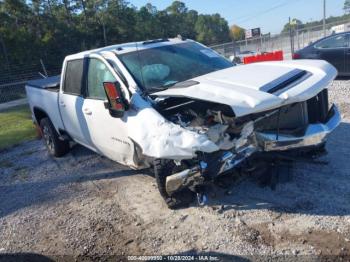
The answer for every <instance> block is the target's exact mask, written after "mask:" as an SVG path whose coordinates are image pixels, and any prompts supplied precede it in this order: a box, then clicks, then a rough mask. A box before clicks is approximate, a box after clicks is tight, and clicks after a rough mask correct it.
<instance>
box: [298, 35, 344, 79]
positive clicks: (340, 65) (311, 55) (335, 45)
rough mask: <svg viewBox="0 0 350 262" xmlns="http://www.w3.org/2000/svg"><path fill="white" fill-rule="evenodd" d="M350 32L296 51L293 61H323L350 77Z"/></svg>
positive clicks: (329, 37)
mask: <svg viewBox="0 0 350 262" xmlns="http://www.w3.org/2000/svg"><path fill="white" fill-rule="evenodd" d="M349 39H350V32H345V33H340V34H333V35H331V36H328V37H325V38H322V39H320V40H318V41H316V42H314V43H312V44H310V45H309V46H307V47H305V48H303V49H301V50H299V51H296V52H295V53H294V55H293V59H321V60H326V61H327V62H329V63H331V64H332V65H333V66H335V67H336V68H337V70H338V74H339V75H342V76H349V75H350V45H349Z"/></svg>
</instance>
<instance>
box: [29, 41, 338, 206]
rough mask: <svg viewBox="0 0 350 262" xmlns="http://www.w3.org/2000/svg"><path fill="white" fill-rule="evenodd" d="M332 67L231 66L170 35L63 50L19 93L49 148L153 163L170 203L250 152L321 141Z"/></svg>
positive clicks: (329, 122)
mask: <svg viewBox="0 0 350 262" xmlns="http://www.w3.org/2000/svg"><path fill="white" fill-rule="evenodd" d="M336 75H337V71H336V70H335V68H334V67H333V66H331V65H330V64H328V63H327V62H324V61H317V60H312V61H311V60H310V61H308V60H298V61H285V62H266V63H258V64H251V65H244V66H235V64H232V63H231V62H229V61H228V60H226V59H225V58H223V57H221V56H220V55H219V54H218V53H216V52H215V51H213V50H211V49H209V48H207V47H205V46H203V45H202V44H199V43H197V42H195V41H192V40H184V39H181V38H175V39H159V40H153V41H145V42H137V43H127V44H121V45H114V46H109V47H105V48H101V49H96V50H91V51H85V52H81V53H78V54H74V55H69V56H67V57H66V58H65V60H64V62H63V68H62V74H61V76H58V77H50V78H47V79H42V80H36V81H29V82H28V84H27V85H26V91H27V95H28V99H29V103H30V108H31V110H32V114H33V120H34V122H35V123H36V124H38V125H39V126H40V127H41V130H42V133H43V137H44V139H45V141H46V145H47V147H48V150H49V152H50V153H51V154H52V155H53V156H56V157H59V156H63V155H64V154H65V153H67V152H68V151H69V145H70V144H69V142H70V141H75V142H76V143H79V144H81V145H83V146H85V147H87V148H89V149H91V150H93V151H95V152H97V153H99V154H101V155H104V156H106V157H108V158H110V159H112V160H114V161H117V162H119V163H121V164H124V165H128V166H130V167H132V168H136V169H142V168H148V167H150V166H153V167H154V169H155V176H156V180H157V183H158V187H159V190H160V193H161V195H162V196H163V197H164V199H165V200H166V202H167V204H168V205H169V207H177V206H178V205H179V204H181V201H180V200H179V199H180V198H179V197H178V195H179V192H181V191H182V190H184V189H190V190H191V191H194V192H196V193H198V196H199V199H200V202H201V203H202V202H203V201H204V199H205V197H204V195H203V190H202V189H203V185H205V184H207V183H209V182H212V181H214V180H215V179H216V178H217V177H218V176H220V175H222V174H227V173H229V172H232V171H233V170H234V169H236V168H238V167H239V168H241V169H244V167H245V165H246V162H247V160H248V159H253V158H254V157H255V156H260V155H264V156H265V157H266V156H268V155H270V154H271V153H273V154H274V157H275V156H276V153H278V154H285V153H286V154H287V153H288V152H290V151H295V150H305V149H307V148H313V149H314V148H319V147H320V146H322V145H324V143H325V141H326V138H327V136H328V134H329V133H331V132H332V131H333V130H334V129H335V128H336V127H337V125H338V124H339V122H340V120H341V119H340V114H339V112H338V110H337V108H336V106H334V105H333V106H332V107H329V105H328V94H327V87H328V85H329V84H330V83H331V81H332V80H333V79H334V78H335V77H336ZM249 162H250V165H251V162H252V161H249ZM253 162H254V161H253ZM249 168H251V167H249Z"/></svg>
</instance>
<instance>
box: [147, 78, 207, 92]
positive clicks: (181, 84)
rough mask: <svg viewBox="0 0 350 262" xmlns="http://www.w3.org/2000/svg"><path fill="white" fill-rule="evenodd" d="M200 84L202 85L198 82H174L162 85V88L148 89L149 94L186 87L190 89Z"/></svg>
mask: <svg viewBox="0 0 350 262" xmlns="http://www.w3.org/2000/svg"><path fill="white" fill-rule="evenodd" d="M198 84H200V83H199V82H198V81H194V80H187V81H183V82H173V83H169V84H165V85H162V86H160V87H149V88H147V93H150V92H158V91H164V90H167V89H168V88H170V87H176V88H185V87H190V86H194V85H198Z"/></svg>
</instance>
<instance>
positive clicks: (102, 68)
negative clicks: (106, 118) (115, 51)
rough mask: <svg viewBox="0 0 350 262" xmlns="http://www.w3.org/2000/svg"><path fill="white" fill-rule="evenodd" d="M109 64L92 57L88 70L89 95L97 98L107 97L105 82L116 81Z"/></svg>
mask: <svg viewBox="0 0 350 262" xmlns="http://www.w3.org/2000/svg"><path fill="white" fill-rule="evenodd" d="M116 81H117V79H115V77H114V76H113V74H112V73H111V71H109V69H108V68H107V66H106V65H105V64H104V63H103V62H102V61H100V60H98V59H95V58H91V59H90V62H89V72H88V97H89V98H95V99H103V100H104V99H107V97H106V93H105V90H104V88H103V82H116Z"/></svg>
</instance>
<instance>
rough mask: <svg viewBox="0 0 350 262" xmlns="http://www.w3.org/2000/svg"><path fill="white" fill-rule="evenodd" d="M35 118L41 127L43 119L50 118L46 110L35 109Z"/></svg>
mask: <svg viewBox="0 0 350 262" xmlns="http://www.w3.org/2000/svg"><path fill="white" fill-rule="evenodd" d="M33 113H34V117H35V120H36V122H37V124H38V125H40V121H41V119H43V118H45V117H48V115H47V114H46V113H45V111H44V110H42V109H40V108H37V107H34V109H33Z"/></svg>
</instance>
